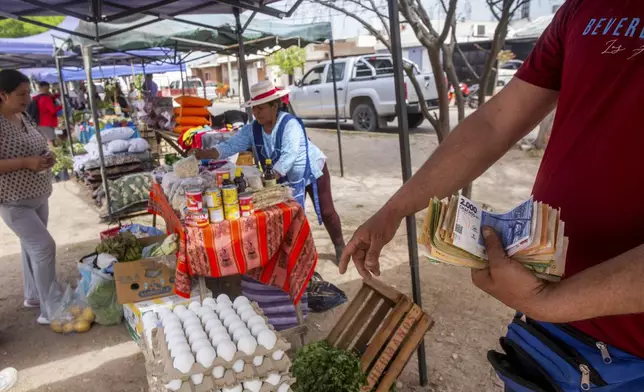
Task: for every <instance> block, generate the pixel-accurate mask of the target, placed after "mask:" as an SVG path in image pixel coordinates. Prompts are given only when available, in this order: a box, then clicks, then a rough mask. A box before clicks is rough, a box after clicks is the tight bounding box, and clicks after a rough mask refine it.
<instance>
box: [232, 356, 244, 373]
mask: <svg viewBox="0 0 644 392" xmlns="http://www.w3.org/2000/svg"><path fill="white" fill-rule="evenodd" d="M245 365H246V364H245V363H244V360H243V359H238V360H236V361H235V363H233V371H234V372H235V373H241V372H243V371H244V366H245Z"/></svg>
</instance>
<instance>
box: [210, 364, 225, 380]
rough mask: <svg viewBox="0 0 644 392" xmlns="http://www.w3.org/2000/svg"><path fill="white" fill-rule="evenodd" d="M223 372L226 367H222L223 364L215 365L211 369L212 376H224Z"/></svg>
mask: <svg viewBox="0 0 644 392" xmlns="http://www.w3.org/2000/svg"><path fill="white" fill-rule="evenodd" d="M225 372H226V368H224V367H223V366H215V367H214V368H213V369H212V376H213V377H214V378H222V377H224V373H225Z"/></svg>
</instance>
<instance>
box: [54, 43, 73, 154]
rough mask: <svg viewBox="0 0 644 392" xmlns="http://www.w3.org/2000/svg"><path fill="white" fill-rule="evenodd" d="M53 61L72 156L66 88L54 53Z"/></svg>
mask: <svg viewBox="0 0 644 392" xmlns="http://www.w3.org/2000/svg"><path fill="white" fill-rule="evenodd" d="M54 61H55V62H56V72H58V84H60V100H61V103H62V105H63V118H64V119H65V130H66V131H67V140H69V150H70V152H71V153H72V157H73V156H74V143H73V142H72V131H71V128H70V123H69V114H68V113H67V91H66V90H67V89H66V88H65V81H64V80H63V70H62V67H61V65H60V57H58V54H54Z"/></svg>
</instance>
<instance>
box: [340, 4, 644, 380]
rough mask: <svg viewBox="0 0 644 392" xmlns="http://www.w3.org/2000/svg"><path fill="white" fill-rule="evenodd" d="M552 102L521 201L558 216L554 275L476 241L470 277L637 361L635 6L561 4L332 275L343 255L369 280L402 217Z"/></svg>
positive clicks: (643, 255)
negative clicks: (561, 257)
mask: <svg viewBox="0 0 644 392" xmlns="http://www.w3.org/2000/svg"><path fill="white" fill-rule="evenodd" d="M555 105H557V113H556V117H555V122H554V127H553V131H552V136H551V139H550V141H549V144H548V147H547V149H546V151H545V154H544V157H543V161H542V163H541V167H540V170H539V173H538V175H537V179H536V181H535V185H534V190H533V194H534V198H535V200H538V201H542V202H544V203H548V204H550V205H552V206H553V207H555V208H561V214H562V215H561V216H562V219H563V221H565V223H566V228H565V234H566V235H567V236H568V237H569V238H570V244H569V249H568V254H567V262H566V263H567V264H566V271H565V278H564V279H563V280H562V281H561V282H559V283H550V282H544V281H541V280H539V279H537V278H536V277H535V276H534V275H533V274H532V273H530V272H529V271H528V270H527V269H525V268H523V267H522V266H521V265H520V264H519V263H518V262H516V261H514V260H512V259H511V258H508V257H507V256H506V255H505V254H504V253H503V251H502V249H501V247H500V245H499V241H498V238H497V237H496V236H495V235H491V236H487V235H486V237H487V241H488V248H489V255H490V263H489V268H487V269H485V270H478V271H473V272H472V281H473V282H474V284H475V285H476V286H478V287H479V288H481V289H482V290H484V291H486V292H487V293H489V294H490V295H492V296H494V297H495V298H497V299H498V300H500V301H502V302H503V303H505V304H506V305H507V306H510V307H512V308H513V309H516V310H518V311H520V312H522V313H523V314H525V315H526V316H528V317H530V318H532V319H536V320H540V321H543V322H549V323H567V324H569V325H572V326H573V327H574V328H575V330H576V331H581V332H583V333H584V334H583V335H584V336H587V335H589V336H590V337H592V338H593V339H595V340H597V341H600V343H601V342H604V343H606V344H609V345H611V347H615V348H617V349H620V350H621V351H624V352H626V353H630V354H632V355H634V356H636V357H639V358H644V314H643V313H644V284H642V278H643V277H644V227H643V225H644V201H643V200H644V199H643V195H644V181H643V180H642V177H643V173H644V158H643V157H642V155H643V152H642V151H643V150H642V149H643V148H644V126H643V124H644V122H643V121H642V117H641V116H642V115H643V114H642V113H643V112H644V1H636V0H631V1H627V0H621V1H612V2H607V1H606V0H568V1H566V2H565V3H564V4H563V6H562V7H561V9H560V10H559V11H558V12H557V14H556V16H555V17H554V20H553V22H552V24H551V25H550V26H549V27H548V28H547V29H546V31H545V32H544V33H543V35H542V36H541V38H540V39H539V40H538V42H537V44H536V47H535V48H534V50H533V51H532V54H531V55H530V56H529V58H528V59H527V60H526V62H525V63H524V65H523V67H522V68H521V69H520V70H519V71H518V72H517V74H516V77H515V78H514V79H513V80H512V81H511V82H510V83H509V84H508V85H507V86H506V87H505V88H504V89H503V90H501V91H500V92H499V93H498V94H497V95H496V96H495V97H493V98H492V99H491V100H490V101H489V102H488V103H486V104H485V105H484V106H482V107H481V108H480V109H479V110H478V111H476V112H475V113H473V114H472V115H471V116H469V117H468V118H467V119H466V120H465V121H463V122H462V123H461V124H459V126H458V127H456V129H454V131H453V132H452V133H451V134H450V136H449V137H448V138H447V139H446V140H445V142H444V143H443V144H441V145H440V147H439V148H438V149H437V150H436V151H435V152H434V153H433V155H432V156H431V157H430V158H429V159H428V160H427V162H426V163H425V164H424V165H423V166H422V167H421V168H420V170H419V171H418V172H417V173H416V174H415V175H414V176H413V177H412V178H411V179H410V181H408V182H407V183H406V184H405V185H404V186H403V187H402V188H401V189H400V190H399V191H398V192H397V193H396V194H395V195H394V196H393V197H392V198H391V199H390V200H389V201H388V202H387V203H386V204H385V206H384V207H382V209H381V210H380V211H378V213H376V214H375V215H374V216H373V217H371V218H370V219H369V220H368V221H367V222H366V223H364V224H363V225H362V226H361V227H360V228H358V230H357V231H356V233H355V234H354V236H353V238H352V240H351V241H350V242H349V244H348V245H347V247H346V251H345V253H344V255H343V259H342V262H341V266H340V271H341V272H342V273H344V272H345V271H346V269H347V265H348V263H349V260H350V258H353V261H354V263H355V265H356V267H357V269H358V270H359V272H360V274H361V275H362V276H363V277H365V278H369V277H370V276H371V275H372V274H374V275H379V274H380V267H379V263H378V257H379V255H380V251H381V249H382V247H383V246H384V245H385V244H386V243H388V242H389V241H391V239H392V238H393V236H394V234H395V232H396V230H397V228H398V226H399V225H400V222H401V220H402V218H403V217H405V216H407V215H410V214H414V213H416V212H418V211H420V210H422V209H424V208H426V207H427V205H428V201H429V200H430V198H432V197H434V196H436V197H439V198H443V197H446V196H448V195H451V194H452V193H454V192H456V191H457V190H458V189H460V188H462V187H463V186H465V184H467V183H468V182H470V181H472V180H474V179H476V177H478V176H479V175H481V174H482V173H483V172H484V171H485V170H486V169H487V168H488V167H490V165H492V164H493V163H494V162H495V161H496V160H498V159H499V158H500V157H501V156H502V155H503V154H504V153H505V152H506V151H507V150H508V149H509V148H511V147H512V146H514V145H515V144H516V143H517V141H519V140H520V139H521V138H522V137H524V136H525V135H526V134H527V133H528V132H529V131H530V130H531V129H533V128H534V127H535V126H536V125H537V124H538V123H539V122H540V121H541V119H542V118H543V117H544V116H545V115H546V114H547V113H549V112H550V111H551V110H552V109H553V108H554V106H555ZM484 234H485V233H484ZM492 234H494V233H492ZM632 390H634V389H632ZM639 390H644V387H642V389H639Z"/></svg>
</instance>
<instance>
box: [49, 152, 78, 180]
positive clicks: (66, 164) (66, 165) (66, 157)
mask: <svg viewBox="0 0 644 392" xmlns="http://www.w3.org/2000/svg"><path fill="white" fill-rule="evenodd" d="M53 153H54V155H55V156H56V163H55V164H54V167H52V171H53V172H54V174H58V173H60V172H62V171H65V170H72V169H73V168H74V160H73V159H72V156H71V153H70V152H69V149H68V148H67V146H66V145H62V146H58V147H54V151H53Z"/></svg>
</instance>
